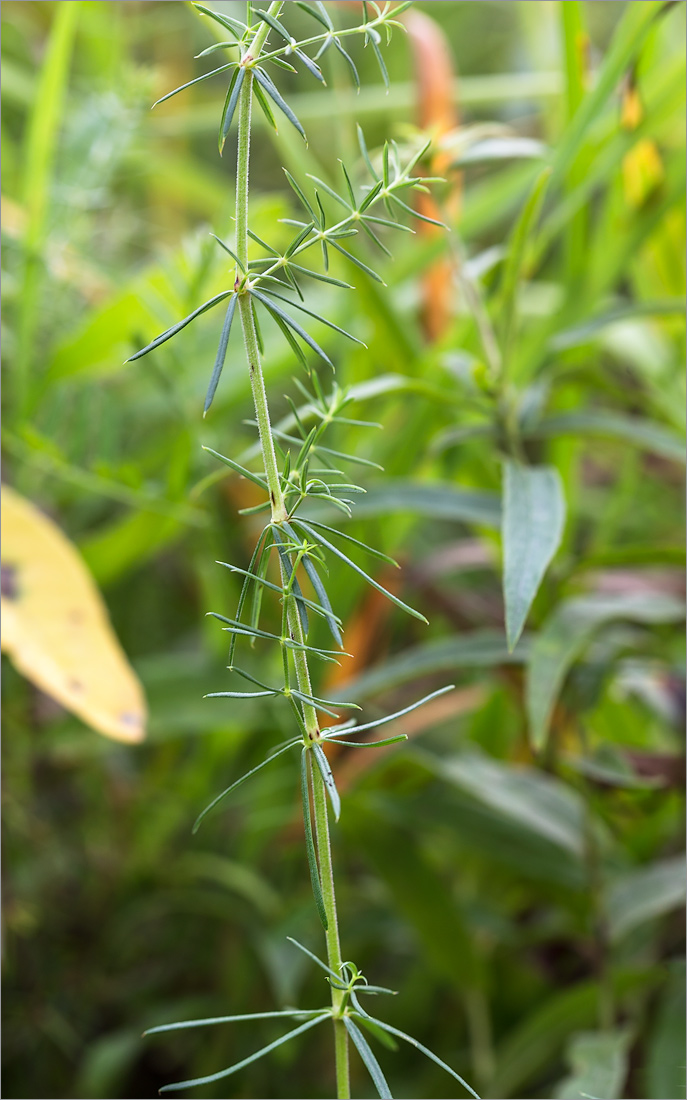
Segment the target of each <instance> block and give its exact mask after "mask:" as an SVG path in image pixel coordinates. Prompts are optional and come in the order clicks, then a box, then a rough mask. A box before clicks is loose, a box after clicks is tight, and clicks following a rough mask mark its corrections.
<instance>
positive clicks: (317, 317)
mask: <svg viewBox="0 0 687 1100" xmlns="http://www.w3.org/2000/svg"><path fill="white" fill-rule="evenodd" d="M269 294H270V298H278V299H279V301H280V302H286V304H287V305H289V306H293V307H294V309H299V310H300V311H301V313H307V314H308V316H309V317H313V318H314V319H315V320H316V321H319V322H320V323H321V324H323V325H327V326H328V327H329V328H333V329H334V330H335V331H336V332H340V333H341V335H342V336H347V337H348V339H349V340H352V341H353V343H354V344H360V346H361V347H363V348H366V347H367V344H365V343H363V341H362V340H359V339H358V337H357V336H353V335H352V334H351V333H350V332H347V331H346V329H345V328H339V326H338V325H335V324H334V322H333V321H328V320H327V318H326V317H322V316H321V315H320V314H319V313H313V311H312V310H311V309H306V308H305V306H302V305H300V303H299V302H292V301H291V300H290V299H289V298H285V297H284V296H283V295H282V294H277V292H276V291H275V290H270V292H269Z"/></svg>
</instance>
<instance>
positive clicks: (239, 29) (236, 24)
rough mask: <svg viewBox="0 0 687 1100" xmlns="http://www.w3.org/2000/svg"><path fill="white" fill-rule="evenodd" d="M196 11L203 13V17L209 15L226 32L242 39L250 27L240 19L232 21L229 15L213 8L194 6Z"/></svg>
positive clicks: (203, 5) (202, 5)
mask: <svg viewBox="0 0 687 1100" xmlns="http://www.w3.org/2000/svg"><path fill="white" fill-rule="evenodd" d="M193 6H194V8H195V9H196V11H201V12H202V13H203V15H207V16H209V17H210V19H214V20H215V22H216V23H219V24H220V26H222V27H224V28H225V29H226V30H228V31H231V33H232V34H235V35H236V37H237V38H241V37H242V36H243V34H244V32H245V31H247V30H248V27H247V26H246V24H245V23H242V22H241V21H240V20H239V19H232V18H231V16H229V15H224V14H223V13H220V12H218V11H213V10H212V8H207V7H206V6H205V4H196V3H195V2H194V4H193Z"/></svg>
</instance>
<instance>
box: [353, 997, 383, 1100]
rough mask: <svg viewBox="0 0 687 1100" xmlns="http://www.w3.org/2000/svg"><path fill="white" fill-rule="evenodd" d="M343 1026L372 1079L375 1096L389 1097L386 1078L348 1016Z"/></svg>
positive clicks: (366, 1043) (360, 1033)
mask: <svg viewBox="0 0 687 1100" xmlns="http://www.w3.org/2000/svg"><path fill="white" fill-rule="evenodd" d="M344 1026H345V1028H346V1031H347V1032H348V1034H349V1035H350V1037H351V1039H352V1040H353V1043H354V1045H355V1046H356V1048H357V1050H358V1054H359V1055H360V1057H361V1058H362V1060H363V1062H364V1063H365V1065H366V1067H367V1070H368V1072H369V1074H370V1077H371V1078H372V1082H373V1084H374V1087H375V1088H376V1089H377V1094H378V1095H379V1096H382V1097H391V1089H390V1088H389V1086H388V1084H387V1082H386V1078H385V1077H384V1074H383V1073H382V1070H381V1066H380V1065H379V1062H378V1061H377V1059H376V1058H375V1056H374V1054H373V1053H372V1051H371V1049H370V1046H369V1043H368V1042H367V1039H366V1038H365V1036H364V1035H363V1034H362V1032H361V1031H360V1029H359V1028H358V1027H356V1025H355V1024H354V1023H353V1020H352V1019H351V1017H350V1016H344Z"/></svg>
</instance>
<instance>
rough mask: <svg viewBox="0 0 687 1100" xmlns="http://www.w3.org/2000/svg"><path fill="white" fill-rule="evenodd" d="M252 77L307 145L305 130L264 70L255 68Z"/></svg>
mask: <svg viewBox="0 0 687 1100" xmlns="http://www.w3.org/2000/svg"><path fill="white" fill-rule="evenodd" d="M253 75H254V77H255V79H256V80H257V82H258V84H261V85H262V87H263V88H264V90H265V91H266V92H267V94H268V96H269V97H270V99H272V100H273V101H274V102H275V103H276V105H277V107H278V108H279V110H280V111H282V112H283V114H285V115H286V117H287V118H288V120H289V122H290V123H291V125H292V126H295V127H296V129H297V130H298V133H299V134H300V135H301V137H302V138H303V140H304V141H305V142H306V143H307V138H306V136H305V130H304V129H303V127H302V126H301V124H300V122H299V121H298V119H297V118H296V116H295V114H294V113H293V111H292V110H291V108H290V107H289V105H288V103H287V102H286V100H285V99H283V97H282V95H281V94H280V92H279V90H278V88H277V87H276V85H275V84H273V82H272V81H271V80H270V78H269V76H268V75H267V73H266V72H265V70H264V69H260V68H258V67H256V68H254V69H253Z"/></svg>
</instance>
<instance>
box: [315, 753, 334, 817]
mask: <svg viewBox="0 0 687 1100" xmlns="http://www.w3.org/2000/svg"><path fill="white" fill-rule="evenodd" d="M312 751H313V752H314V754H315V760H316V761H317V766H318V768H319V769H320V775H321V776H322V782H323V783H324V786H325V789H326V791H327V794H328V795H329V801H330V802H331V804H332V809H333V811H334V819H335V820H336V821H338V820H339V817H340V816H341V799H340V797H339V792H338V791H337V789H336V782H335V780H334V774H333V772H332V769H331V767H330V766H329V761H328V760H327V757H326V756H325V753H324V749H323V748H322V746H321V745H313V747H312Z"/></svg>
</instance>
